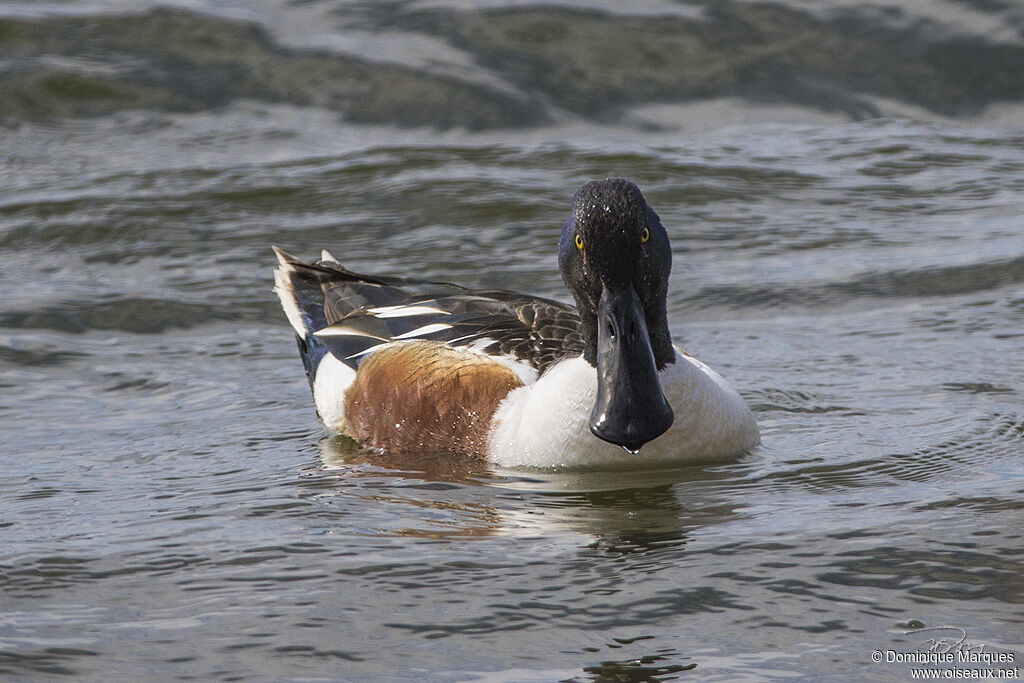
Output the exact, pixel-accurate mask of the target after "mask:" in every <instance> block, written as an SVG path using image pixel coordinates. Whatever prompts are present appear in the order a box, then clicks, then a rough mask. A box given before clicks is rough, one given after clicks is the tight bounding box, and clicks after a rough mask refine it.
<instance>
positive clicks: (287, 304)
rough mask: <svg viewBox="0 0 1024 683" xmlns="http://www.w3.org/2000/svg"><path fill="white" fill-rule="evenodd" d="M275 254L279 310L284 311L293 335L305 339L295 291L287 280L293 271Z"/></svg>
mask: <svg viewBox="0 0 1024 683" xmlns="http://www.w3.org/2000/svg"><path fill="white" fill-rule="evenodd" d="M275 253H277V260H278V262H279V263H280V264H281V265H280V266H278V267H277V268H276V269H274V291H275V292H276V293H277V297H278V298H279V299H280V300H281V308H283V309H284V314H285V316H286V317H287V318H288V322H289V323H290V324H291V326H292V329H294V330H295V334H297V335H299V336H300V337H302V338H303V339H305V338H306V334H307V331H306V324H305V322H304V321H303V318H302V311H300V310H299V304H298V302H297V301H296V300H295V290H293V289H292V283H291V280H290V279H289V278H288V273H291V272H294V270H295V269H294V268H293V267H292V266H291V264H289V263H288V262H287V261H285V260H284V257H283V256H282V255H281V253H280V252H277V251H276V250H275Z"/></svg>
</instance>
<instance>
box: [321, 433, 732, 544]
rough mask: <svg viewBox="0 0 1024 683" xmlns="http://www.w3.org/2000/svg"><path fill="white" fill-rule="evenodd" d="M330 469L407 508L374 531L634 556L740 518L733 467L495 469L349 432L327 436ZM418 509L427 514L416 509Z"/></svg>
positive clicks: (363, 491) (364, 491) (325, 466)
mask: <svg viewBox="0 0 1024 683" xmlns="http://www.w3.org/2000/svg"><path fill="white" fill-rule="evenodd" d="M319 446H320V466H321V470H322V471H323V472H325V473H334V474H338V475H341V476H343V477H344V479H345V480H346V482H349V483H354V482H353V479H358V480H360V481H359V485H357V486H346V487H344V488H343V489H338V493H339V494H340V493H342V492H343V493H344V494H345V495H356V496H360V497H362V498H364V499H366V501H367V503H368V504H369V503H371V502H372V503H373V504H374V505H379V504H381V503H383V504H388V505H394V506H401V508H404V509H397V508H396V509H395V510H394V512H395V513H396V514H389V515H385V516H383V518H384V519H387V520H389V521H390V522H391V525H390V526H388V527H386V528H378V529H377V530H376V533H380V534H382V535H394V536H413V537H423V538H489V537H496V536H497V537H501V536H504V537H516V538H531V537H534V538H538V537H549V538H550V537H554V536H559V535H561V536H565V535H570V536H574V537H577V538H575V539H573V540H574V544H578V543H579V538H578V537H579V536H581V535H582V536H584V537H586V538H585V545H587V546H589V547H591V548H598V549H602V550H604V551H606V552H610V553H618V554H632V553H644V552H649V551H652V550H656V549H660V548H667V547H673V546H679V545H682V544H684V543H685V539H686V536H687V533H689V532H690V531H692V530H693V529H696V528H699V527H704V526H707V525H710V524H717V523H721V522H724V521H728V520H731V519H735V518H736V517H737V516H738V514H737V512H736V511H735V510H734V508H733V506H732V505H730V504H729V502H728V501H727V500H726V499H724V498H723V496H722V492H721V491H716V487H715V484H716V482H718V481H719V480H722V479H726V478H730V477H732V476H734V475H732V474H730V473H728V472H721V471H718V470H717V469H714V468H701V467H686V468H678V469H670V470H666V469H662V470H648V471H641V472H531V473H523V472H519V471H502V470H494V469H492V468H491V467H489V466H488V465H487V463H484V462H481V461H479V460H475V459H471V458H464V457H454V456H452V455H447V454H438V455H430V454H415V455H381V454H376V453H367V452H366V451H364V450H362V449H361V448H360V447H359V445H358V444H356V443H355V442H353V441H351V440H349V439H345V438H341V437H327V438H324V439H323V440H321V441H320V444H319ZM417 511H420V514H417Z"/></svg>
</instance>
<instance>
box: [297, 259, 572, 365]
mask: <svg viewBox="0 0 1024 683" xmlns="http://www.w3.org/2000/svg"><path fill="white" fill-rule="evenodd" d="M277 253H278V258H279V260H280V261H281V264H282V267H283V270H284V271H285V276H286V277H287V278H288V285H289V286H290V288H291V290H292V291H293V292H294V294H295V296H294V299H295V301H296V304H297V307H298V309H299V315H300V316H301V319H302V325H303V327H304V329H305V330H306V331H307V334H306V335H304V337H305V339H304V338H303V335H301V334H300V347H302V346H305V347H306V348H303V349H302V350H303V356H304V360H306V365H307V370H311V369H312V368H315V367H316V363H317V362H319V358H320V357H322V356H323V354H324V353H327V352H329V353H330V354H331V355H332V356H334V357H335V358H337V359H338V360H340V361H341V362H343V363H345V364H346V365H348V366H349V367H351V368H352V369H356V368H357V367H358V366H359V364H360V363H361V361H362V360H363V359H364V358H365V357H367V356H368V355H369V354H370V353H372V352H373V351H375V350H376V349H378V348H380V347H381V346H382V345H384V344H389V343H391V342H394V341H403V340H412V339H422V340H429V341H437V342H443V343H446V344H448V345H450V346H453V347H455V348H468V349H472V350H474V351H477V352H482V353H486V354H488V355H492V356H496V357H504V358H505V359H506V360H507V361H511V362H514V363H516V364H525V365H528V366H529V367H531V368H533V370H535V371H536V372H537V373H542V372H543V371H544V370H545V369H547V368H548V367H549V366H550V365H552V364H553V363H555V362H557V361H558V360H561V359H563V358H567V357H571V356H578V355H580V353H582V351H583V340H582V338H581V337H580V335H579V333H578V331H577V330H578V322H579V316H578V314H577V312H576V309H575V308H573V307H572V306H568V305H566V304H562V303H559V302H556V301H550V300H547V299H541V298H537V297H530V296H524V295H522V294H517V293H515V292H508V291H504V290H487V291H479V290H469V289H466V288H464V287H460V286H458V285H453V284H449V283H443V282H423V281H416V280H410V279H405V278H374V277H369V276H365V275H360V274H358V273H354V272H352V271H350V270H348V269H346V268H345V267H344V266H342V265H341V264H340V263H339V262H338V261H337V260H336V259H334V258H333V257H332V256H330V254H328V253H327V252H325V253H324V257H323V258H322V259H321V260H320V261H317V262H315V263H303V262H301V261H299V260H298V259H296V258H295V257H294V256H291V255H290V254H287V253H285V252H282V251H280V250H277ZM279 286H280V283H279ZM293 325H295V321H293ZM310 337H312V338H310ZM303 341H305V342H306V343H305V344H303ZM306 356H316V357H310V358H308V359H307V358H306ZM311 366H312V367H311Z"/></svg>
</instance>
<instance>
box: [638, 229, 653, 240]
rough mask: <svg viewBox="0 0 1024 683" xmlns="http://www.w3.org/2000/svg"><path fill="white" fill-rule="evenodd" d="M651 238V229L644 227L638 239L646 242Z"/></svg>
mask: <svg viewBox="0 0 1024 683" xmlns="http://www.w3.org/2000/svg"><path fill="white" fill-rule="evenodd" d="M649 239H651V231H650V230H648V229H647V228H644V231H643V232H642V233H640V241H641V242H643V243H644V244H647V240H649Z"/></svg>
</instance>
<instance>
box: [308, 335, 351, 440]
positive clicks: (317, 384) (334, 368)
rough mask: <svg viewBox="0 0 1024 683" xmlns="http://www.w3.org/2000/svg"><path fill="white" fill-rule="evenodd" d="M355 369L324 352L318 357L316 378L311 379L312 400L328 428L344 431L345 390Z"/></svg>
mask: <svg viewBox="0 0 1024 683" xmlns="http://www.w3.org/2000/svg"><path fill="white" fill-rule="evenodd" d="M355 377H356V371H355V370H353V369H352V368H350V367H349V366H347V365H345V364H344V363H342V362H341V361H340V360H338V359H337V358H335V357H334V356H332V355H331V354H330V353H328V354H326V355H325V356H324V357H323V358H322V359H320V364H319V365H318V366H317V368H316V379H314V380H313V401H314V402H315V403H316V411H317V412H318V413H320V419H321V420H323V421H324V424H325V425H327V427H328V428H329V429H333V430H334V431H336V432H343V431H344V424H345V390H346V389H348V387H349V385H350V384H352V380H354V379H355Z"/></svg>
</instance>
